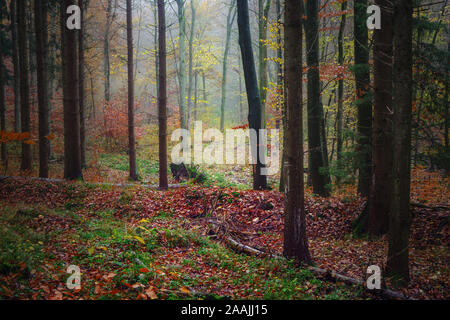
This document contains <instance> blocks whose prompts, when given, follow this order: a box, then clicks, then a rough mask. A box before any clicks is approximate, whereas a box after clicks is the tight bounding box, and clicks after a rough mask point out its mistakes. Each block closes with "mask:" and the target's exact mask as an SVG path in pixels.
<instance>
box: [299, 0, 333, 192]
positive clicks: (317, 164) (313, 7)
mask: <svg viewBox="0 0 450 320" xmlns="http://www.w3.org/2000/svg"><path fill="white" fill-rule="evenodd" d="M304 25H305V32H306V52H307V54H306V60H307V64H308V172H309V175H310V176H311V182H312V187H313V192H314V193H315V194H318V195H320V196H321V197H327V196H329V195H330V192H329V190H328V189H327V186H326V185H327V183H328V181H329V178H328V169H327V168H326V167H325V163H324V156H323V155H322V146H321V127H322V125H323V106H322V103H321V101H320V94H321V88H320V75H319V37H320V34H319V3H318V1H316V0H307V1H306V19H304Z"/></svg>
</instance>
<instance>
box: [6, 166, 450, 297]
mask: <svg viewBox="0 0 450 320" xmlns="http://www.w3.org/2000/svg"><path fill="white" fill-rule="evenodd" d="M108 170H115V171H114V172H122V171H121V170H117V169H108ZM412 179H413V181H412V201H415V202H420V203H422V204H425V205H427V206H429V207H433V206H436V205H439V204H440V205H443V204H445V205H446V206H448V202H449V191H448V190H449V188H448V186H449V180H448V179H443V178H442V177H441V176H440V175H439V174H438V173H431V172H427V171H426V170H424V169H423V168H418V169H415V170H414V171H413V174H412ZM119 180H120V179H119ZM224 181H227V180H225V179H224ZM0 203H1V209H0V228H1V229H0V298H3V299H79V298H82V299H127V298H129V299H136V298H137V299H156V298H159V299H184V298H200V299H204V298H228V297H229V298H234V299H367V298H378V296H375V295H372V294H370V293H367V291H364V290H363V288H361V287H357V286H349V285H346V284H344V283H341V282H330V281H328V280H329V279H325V278H321V277H318V276H316V275H314V274H313V273H312V272H311V271H309V270H306V269H302V268H298V267H296V266H294V265H293V264H292V263H290V262H287V261H284V260H277V259H271V258H263V257H249V256H245V255H243V254H238V253H235V252H233V251H232V250H230V249H228V248H227V247H226V246H225V245H223V244H222V241H221V240H223V238H222V237H221V235H220V234H219V236H218V237H215V236H214V234H213V232H211V230H214V227H212V226H211V224H210V223H209V222H210V220H211V219H214V220H215V221H218V222H220V223H221V224H222V225H223V226H226V231H225V232H226V234H228V235H232V236H233V237H234V238H235V239H237V240H239V241H240V242H242V243H244V244H247V245H249V246H252V247H255V248H259V249H261V250H263V251H266V252H270V253H275V254H281V250H282V241H283V239H282V231H283V219H282V217H283V196H282V194H280V193H279V192H276V191H265V192H259V191H258V192H257V191H251V190H240V188H223V187H222V188H221V187H213V186H208V187H204V186H195V185H187V186H183V187H182V188H177V189H172V190H169V191H167V192H161V191H157V190H152V189H148V188H144V187H142V186H139V185H136V186H132V187H119V186H111V185H106V184H105V185H101V184H100V185H98V184H89V183H78V182H75V183H56V182H55V183H53V182H44V181H36V180H29V179H4V180H2V181H0ZM363 206H364V201H363V200H361V199H360V198H359V197H357V196H356V193H355V190H354V188H353V187H351V186H349V187H346V188H340V189H339V191H338V192H335V193H334V194H333V196H332V197H331V198H328V199H322V198H317V197H312V196H311V195H310V194H308V195H307V198H306V209H307V233H308V238H309V246H310V250H311V255H312V256H313V259H314V261H315V263H316V264H317V266H319V267H321V268H324V269H328V270H333V271H336V272H339V273H342V274H346V275H348V276H350V277H353V278H358V279H364V278H365V277H366V269H367V267H368V266H369V265H373V264H377V265H379V266H380V267H383V265H384V263H385V257H386V250H387V240H386V238H385V237H383V238H381V239H379V240H377V241H368V240H366V239H355V238H353V237H352V235H351V222H352V221H353V220H354V218H355V217H356V216H357V215H358V214H359V212H360V211H361V209H362V207H363ZM449 219H450V212H449V211H446V210H441V209H429V208H417V207H414V222H413V226H412V232H411V246H410V268H411V277H412V281H411V284H410V286H409V287H408V288H407V289H405V290H404V293H405V294H407V295H408V296H412V297H414V298H419V299H449V298H450V295H449V288H450V270H449V268H448V266H449V265H450V252H449V241H450V233H449ZM68 265H78V266H79V267H80V268H81V272H82V287H81V290H79V291H72V290H69V289H67V288H66V285H65V282H66V279H67V278H68V277H69V274H68V273H67V272H66V269H67V266H68ZM386 285H387V286H388V287H389V286H390V284H389V283H387V284H386Z"/></svg>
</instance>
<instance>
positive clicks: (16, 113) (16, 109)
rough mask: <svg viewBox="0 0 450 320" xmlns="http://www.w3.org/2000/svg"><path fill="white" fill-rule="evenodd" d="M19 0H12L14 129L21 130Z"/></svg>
mask: <svg viewBox="0 0 450 320" xmlns="http://www.w3.org/2000/svg"><path fill="white" fill-rule="evenodd" d="M16 2H17V0H11V8H10V15H11V42H12V43H11V48H12V51H11V54H12V63H13V66H14V79H13V83H14V84H13V86H14V131H15V132H19V131H20V71H19V56H18V48H17V47H18V42H17V8H16Z"/></svg>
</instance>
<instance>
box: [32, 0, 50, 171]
mask: <svg viewBox="0 0 450 320" xmlns="http://www.w3.org/2000/svg"><path fill="white" fill-rule="evenodd" d="M47 9H48V2H47V0H35V1H34V23H35V28H34V29H35V33H36V66H37V89H38V110H39V177H41V178H48V158H49V151H50V143H49V139H48V135H49V134H50V123H49V99H48V96H49V92H48V73H47V70H48V60H47V59H48V55H47V52H48V50H47V48H48V32H47Z"/></svg>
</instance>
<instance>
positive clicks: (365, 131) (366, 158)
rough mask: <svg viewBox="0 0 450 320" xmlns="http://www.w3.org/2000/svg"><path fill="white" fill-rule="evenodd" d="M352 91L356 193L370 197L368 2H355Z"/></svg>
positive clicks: (370, 132)
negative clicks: (355, 140) (354, 111)
mask: <svg viewBox="0 0 450 320" xmlns="http://www.w3.org/2000/svg"><path fill="white" fill-rule="evenodd" d="M354 12H355V13H354V31H355V41H354V47H355V65H354V73H355V82H356V83H355V87H356V101H355V104H356V107H357V110H358V147H357V153H358V155H357V164H358V171H359V174H358V192H359V193H360V194H361V196H363V197H369V194H370V183H371V178H372V149H371V140H372V139H371V137H372V101H371V99H372V98H371V94H370V67H369V49H368V47H369V33H368V29H367V26H366V21H367V0H355V8H354Z"/></svg>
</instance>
